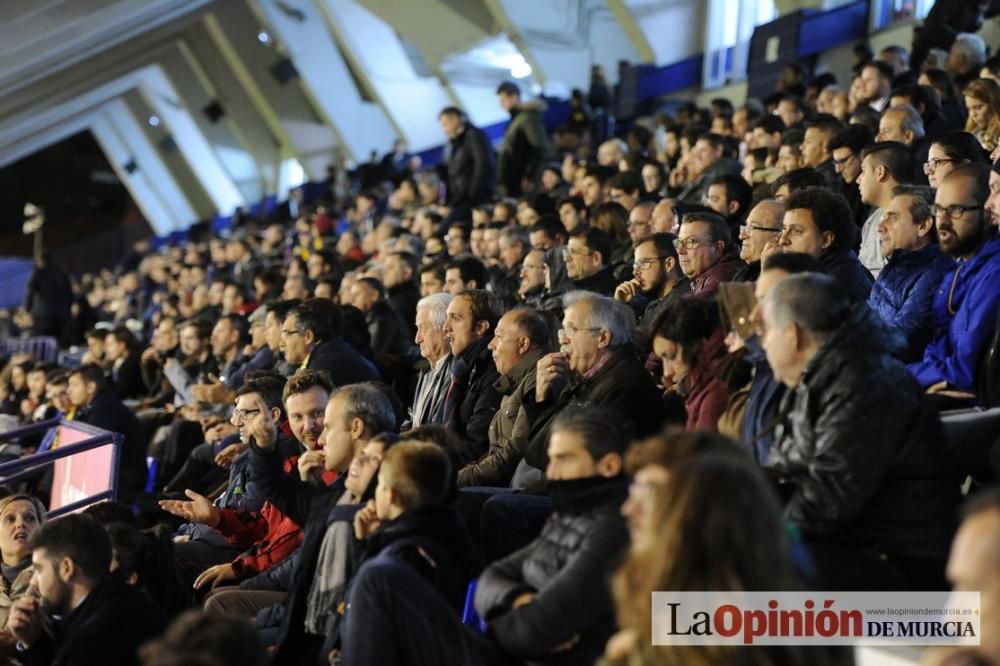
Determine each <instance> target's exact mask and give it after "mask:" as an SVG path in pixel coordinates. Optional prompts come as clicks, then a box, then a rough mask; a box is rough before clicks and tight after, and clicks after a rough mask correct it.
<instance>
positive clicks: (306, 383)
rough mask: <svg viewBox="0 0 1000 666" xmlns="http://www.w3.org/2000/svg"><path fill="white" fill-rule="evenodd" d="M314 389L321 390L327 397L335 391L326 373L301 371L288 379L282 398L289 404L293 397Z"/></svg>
mask: <svg viewBox="0 0 1000 666" xmlns="http://www.w3.org/2000/svg"><path fill="white" fill-rule="evenodd" d="M314 388H321V389H323V390H324V391H326V394H327V395H330V393H331V392H332V391H333V382H332V381H330V375H329V374H328V373H327V372H326V371H317V370H299V371H297V372H296V373H295V374H294V375H292V376H291V377H289V378H288V381H287V382H286V383H285V389H284V391H283V392H282V395H281V398H282V400H283V401H285V402H287V401H288V399H289V398H291V397H292V396H293V395H299V394H300V393H305V392H306V391H309V390H312V389H314Z"/></svg>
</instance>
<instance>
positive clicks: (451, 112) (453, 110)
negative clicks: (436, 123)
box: [438, 106, 465, 120]
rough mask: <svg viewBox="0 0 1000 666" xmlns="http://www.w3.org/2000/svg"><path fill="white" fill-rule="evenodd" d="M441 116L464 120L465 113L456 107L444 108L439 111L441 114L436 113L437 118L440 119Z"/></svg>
mask: <svg viewBox="0 0 1000 666" xmlns="http://www.w3.org/2000/svg"><path fill="white" fill-rule="evenodd" d="M441 116H454V117H455V118H458V119H460V120H465V112H463V111H462V110H461V109H460V108H458V107H457V106H446V107H444V108H443V109H441V112H440V113H438V118H440V117H441Z"/></svg>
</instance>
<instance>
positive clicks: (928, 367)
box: [907, 164, 1000, 403]
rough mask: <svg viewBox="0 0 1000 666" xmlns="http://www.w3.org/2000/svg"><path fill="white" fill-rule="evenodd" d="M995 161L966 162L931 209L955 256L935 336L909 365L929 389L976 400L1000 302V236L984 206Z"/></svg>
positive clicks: (944, 245)
mask: <svg viewBox="0 0 1000 666" xmlns="http://www.w3.org/2000/svg"><path fill="white" fill-rule="evenodd" d="M989 174H990V167H989V166H988V165H985V164H964V165H962V166H959V167H957V168H955V169H954V170H953V171H952V172H951V173H949V174H948V175H947V176H945V178H944V180H943V181H941V184H940V187H938V190H937V194H936V196H935V198H934V205H933V206H932V207H931V213H932V214H933V215H934V220H935V223H936V225H937V232H938V243H939V244H940V247H941V251H942V252H944V253H945V254H947V255H949V256H951V257H952V258H954V259H955V261H956V265H955V269H954V270H951V271H949V272H947V273H946V274H945V275H944V278H943V279H942V281H941V283H940V284H939V285H938V288H937V291H936V293H935V294H934V306H933V312H934V319H933V333H934V337H933V339H932V340H931V343H930V344H929V345H928V346H927V349H926V351H925V352H924V355H923V358H922V359H921V360H919V361H917V362H916V363H911V364H910V365H908V366H907V368H908V369H909V371H910V373H911V374H912V375H913V376H914V377H916V379H917V381H918V382H919V383H920V385H921V386H922V387H924V388H925V389H926V390H927V392H928V393H933V394H940V395H943V396H948V397H950V398H956V397H957V398H959V399H964V400H965V401H966V402H967V403H968V402H972V401H974V400H975V390H976V388H975V387H976V380H977V379H978V377H977V374H978V373H977V370H978V366H979V364H980V362H981V361H982V356H983V351H984V349H985V346H986V343H987V341H988V339H989V337H990V336H991V335H992V334H993V329H994V326H995V322H996V318H997V310H998V308H1000V237H997V229H996V227H994V226H992V225H991V223H990V216H989V215H988V214H987V211H986V210H984V205H985V203H986V199H987V197H988V196H989Z"/></svg>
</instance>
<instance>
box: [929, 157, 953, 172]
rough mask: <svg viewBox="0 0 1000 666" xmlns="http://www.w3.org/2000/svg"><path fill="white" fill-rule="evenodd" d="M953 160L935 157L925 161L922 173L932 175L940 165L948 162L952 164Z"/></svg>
mask: <svg viewBox="0 0 1000 666" xmlns="http://www.w3.org/2000/svg"><path fill="white" fill-rule="evenodd" d="M954 161H955V160H950V159H948V158H946V157H935V158H934V159H931V160H927V161H926V162H924V173H934V172H935V171H937V168H938V167H939V166H941V165H942V164H947V163H948V162H954Z"/></svg>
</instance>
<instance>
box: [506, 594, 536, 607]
mask: <svg viewBox="0 0 1000 666" xmlns="http://www.w3.org/2000/svg"><path fill="white" fill-rule="evenodd" d="M534 598H535V593H534V592H522V593H521V594H519V595H517V596H516V597H514V601H512V602H510V609H511V610H517V609H518V608H520V607H521V606H524V605H526V604H530V603H531V601H532V600H533V599H534Z"/></svg>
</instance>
